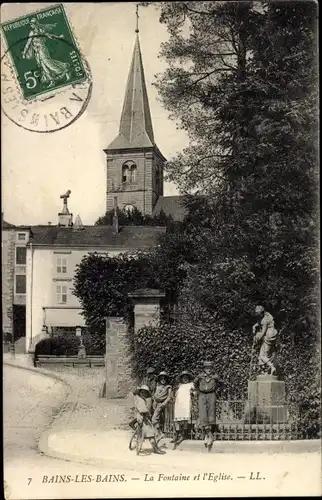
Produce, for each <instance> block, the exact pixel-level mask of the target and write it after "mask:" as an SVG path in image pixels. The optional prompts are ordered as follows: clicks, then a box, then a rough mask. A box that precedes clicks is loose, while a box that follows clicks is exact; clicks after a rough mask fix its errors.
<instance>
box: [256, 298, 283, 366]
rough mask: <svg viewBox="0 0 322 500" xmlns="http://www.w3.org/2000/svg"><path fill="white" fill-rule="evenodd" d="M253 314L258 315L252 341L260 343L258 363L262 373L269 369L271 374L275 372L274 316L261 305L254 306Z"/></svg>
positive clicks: (275, 333)
mask: <svg viewBox="0 0 322 500" xmlns="http://www.w3.org/2000/svg"><path fill="white" fill-rule="evenodd" d="M255 315H256V316H257V317H258V322H257V323H255V325H254V326H253V334H254V335H255V337H254V343H255V344H257V345H258V344H261V347H260V351H259V357H258V364H259V367H260V369H261V371H262V373H266V372H267V370H269V371H270V375H273V374H274V373H275V372H276V367H275V364H274V362H275V357H276V340H277V330H276V329H275V326H274V318H273V316H272V315H271V314H270V313H269V312H267V311H265V309H264V307H263V306H256V308H255Z"/></svg>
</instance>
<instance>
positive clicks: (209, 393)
mask: <svg viewBox="0 0 322 500" xmlns="http://www.w3.org/2000/svg"><path fill="white" fill-rule="evenodd" d="M219 383H220V379H219V377H218V375H217V374H216V373H215V372H214V366H213V362H212V361H204V363H203V370H202V371H201V373H199V375H197V377H196V378H195V380H194V387H195V390H196V392H197V394H198V409H199V424H200V427H203V428H204V430H205V443H204V444H205V447H206V448H207V449H208V451H210V450H211V449H212V445H213V442H214V436H213V431H214V428H215V425H216V390H217V388H218V384H219Z"/></svg>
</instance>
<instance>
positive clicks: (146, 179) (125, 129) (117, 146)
mask: <svg viewBox="0 0 322 500" xmlns="http://www.w3.org/2000/svg"><path fill="white" fill-rule="evenodd" d="M135 32H136V40H135V45H134V50H133V56H132V62H131V66H130V72H129V76H128V80H127V85H126V91H125V97H124V103H123V109H122V115H121V121H120V128H119V134H118V136H117V137H116V138H115V139H114V141H112V142H111V144H110V145H109V146H108V147H107V148H106V149H104V152H105V154H106V159H107V193H106V211H110V210H112V209H113V205H114V198H115V197H117V201H118V206H119V208H120V209H126V210H127V209H130V210H131V209H132V208H133V207H136V208H137V209H138V210H140V212H142V213H143V214H144V215H149V214H152V210H153V208H154V207H155V205H156V203H157V201H158V198H159V196H162V195H163V165H164V162H165V161H166V159H165V158H164V156H163V155H162V154H161V152H160V151H159V149H158V147H157V146H156V144H155V141H154V134H153V127H152V119H151V112H150V106H149V100H148V94H147V89H146V84H145V77H144V69H143V62H142V55H141V48H140V41H139V29H138V14H137V26H136V30H135Z"/></svg>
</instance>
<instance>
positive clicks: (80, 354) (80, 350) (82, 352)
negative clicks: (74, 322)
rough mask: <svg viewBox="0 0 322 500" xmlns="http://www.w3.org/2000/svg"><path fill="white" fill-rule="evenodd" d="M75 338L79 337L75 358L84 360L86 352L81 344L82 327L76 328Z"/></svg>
mask: <svg viewBox="0 0 322 500" xmlns="http://www.w3.org/2000/svg"><path fill="white" fill-rule="evenodd" d="M76 337H80V343H79V346H78V354H77V357H78V358H80V359H84V358H86V350H85V346H84V344H83V337H82V327H81V326H77V327H76Z"/></svg>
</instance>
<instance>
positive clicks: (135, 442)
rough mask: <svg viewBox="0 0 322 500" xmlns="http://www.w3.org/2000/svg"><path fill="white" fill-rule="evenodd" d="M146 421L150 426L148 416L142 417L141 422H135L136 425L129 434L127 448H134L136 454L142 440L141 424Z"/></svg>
mask: <svg viewBox="0 0 322 500" xmlns="http://www.w3.org/2000/svg"><path fill="white" fill-rule="evenodd" d="M144 423H146V424H148V425H150V426H152V423H151V420H150V418H148V417H143V420H142V422H137V423H136V426H135V428H134V430H133V434H132V436H131V439H130V442H129V449H130V450H131V451H132V450H134V449H136V454H137V455H139V454H140V451H141V450H142V445H143V442H144V439H145V437H144V435H143V424H144Z"/></svg>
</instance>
